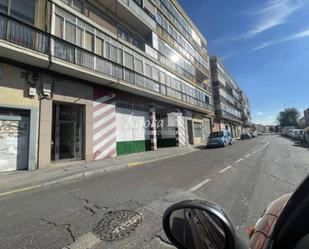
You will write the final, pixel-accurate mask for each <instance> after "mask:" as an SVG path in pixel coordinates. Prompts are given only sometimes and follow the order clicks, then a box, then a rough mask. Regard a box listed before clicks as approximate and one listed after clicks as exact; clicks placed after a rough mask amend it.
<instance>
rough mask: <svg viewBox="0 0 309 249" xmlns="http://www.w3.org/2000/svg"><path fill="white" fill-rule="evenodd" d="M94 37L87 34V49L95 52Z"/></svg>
mask: <svg viewBox="0 0 309 249" xmlns="http://www.w3.org/2000/svg"><path fill="white" fill-rule="evenodd" d="M93 40H94V37H93V34H91V33H89V32H87V31H86V32H85V49H87V50H89V51H92V52H93V50H94V49H93V47H94V42H93Z"/></svg>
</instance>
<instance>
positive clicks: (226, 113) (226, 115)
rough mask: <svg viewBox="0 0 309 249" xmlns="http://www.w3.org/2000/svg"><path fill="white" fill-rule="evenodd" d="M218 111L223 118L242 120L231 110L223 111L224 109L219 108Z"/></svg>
mask: <svg viewBox="0 0 309 249" xmlns="http://www.w3.org/2000/svg"><path fill="white" fill-rule="evenodd" d="M216 113H217V115H218V116H219V117H221V118H224V119H229V120H231V121H235V122H242V120H241V118H240V117H237V116H235V115H233V114H231V113H229V112H226V111H223V110H218V111H217V112H216Z"/></svg>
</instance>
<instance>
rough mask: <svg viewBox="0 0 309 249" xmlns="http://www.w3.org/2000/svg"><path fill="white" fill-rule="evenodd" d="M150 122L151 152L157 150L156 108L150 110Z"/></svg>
mask: <svg viewBox="0 0 309 249" xmlns="http://www.w3.org/2000/svg"><path fill="white" fill-rule="evenodd" d="M149 121H150V129H149V131H150V143H151V150H157V149H158V146H157V127H156V110H155V108H150V110H149Z"/></svg>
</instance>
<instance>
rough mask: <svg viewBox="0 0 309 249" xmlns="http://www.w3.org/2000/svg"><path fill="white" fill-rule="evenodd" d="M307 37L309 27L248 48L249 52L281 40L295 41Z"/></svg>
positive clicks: (281, 41) (308, 35)
mask: <svg viewBox="0 0 309 249" xmlns="http://www.w3.org/2000/svg"><path fill="white" fill-rule="evenodd" d="M307 37H309V29H306V30H303V31H301V32H298V33H294V34H292V35H290V36H287V37H285V38H283V39H279V40H273V41H267V42H263V43H262V44H261V45H259V46H257V47H255V48H253V49H251V50H250V52H254V51H257V50H260V49H263V48H267V47H270V46H273V45H276V44H279V43H283V42H288V41H295V40H301V39H305V38H307Z"/></svg>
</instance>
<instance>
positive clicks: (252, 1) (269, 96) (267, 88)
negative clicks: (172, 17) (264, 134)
mask: <svg viewBox="0 0 309 249" xmlns="http://www.w3.org/2000/svg"><path fill="white" fill-rule="evenodd" d="M179 2H180V4H181V5H182V6H183V8H184V9H185V11H186V12H187V13H188V14H189V16H190V17H191V19H192V20H193V22H194V23H195V24H196V26H197V27H198V29H199V30H200V31H201V32H202V33H203V34H204V35H205V37H206V39H207V40H208V51H209V54H210V55H218V56H220V57H221V58H222V60H223V63H224V64H225V65H226V67H227V68H228V69H229V71H230V72H231V74H232V75H233V77H234V79H235V80H236V81H237V82H238V83H239V85H240V86H241V88H242V89H244V91H245V92H246V93H247V95H248V97H249V99H250V102H251V111H252V118H253V122H255V123H262V124H274V123H275V119H276V115H277V113H278V112H279V111H280V110H282V109H283V108H284V107H296V108H298V109H299V111H303V110H304V109H306V108H309V17H308V13H309V1H308V0H179Z"/></svg>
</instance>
